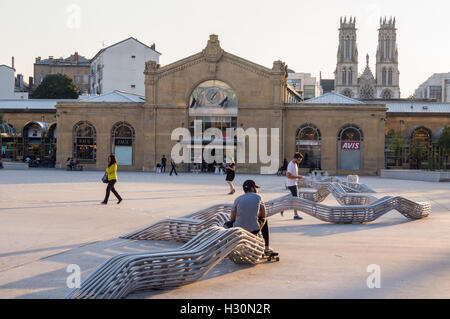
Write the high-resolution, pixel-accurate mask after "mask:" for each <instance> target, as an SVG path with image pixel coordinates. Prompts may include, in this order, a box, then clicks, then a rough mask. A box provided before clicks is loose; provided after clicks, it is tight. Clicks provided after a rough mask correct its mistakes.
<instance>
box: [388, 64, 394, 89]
mask: <svg viewBox="0 0 450 319" xmlns="http://www.w3.org/2000/svg"><path fill="white" fill-rule="evenodd" d="M392 76H393V72H392V68H389V72H388V85H392Z"/></svg>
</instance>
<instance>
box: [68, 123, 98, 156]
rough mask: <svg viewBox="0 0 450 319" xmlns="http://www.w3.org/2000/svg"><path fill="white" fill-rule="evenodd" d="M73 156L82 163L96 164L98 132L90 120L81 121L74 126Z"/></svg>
mask: <svg viewBox="0 0 450 319" xmlns="http://www.w3.org/2000/svg"><path fill="white" fill-rule="evenodd" d="M72 135H73V158H74V159H76V160H78V162H80V163H89V164H94V163H95V162H96V159H97V155H96V153H97V134H96V131H95V128H94V126H93V125H92V124H91V123H89V122H79V123H78V124H76V125H75V126H74V127H73V133H72Z"/></svg>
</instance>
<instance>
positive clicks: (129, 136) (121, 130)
mask: <svg viewBox="0 0 450 319" xmlns="http://www.w3.org/2000/svg"><path fill="white" fill-rule="evenodd" d="M134 138H135V131H134V128H133V126H131V125H130V124H129V123H127V122H119V123H116V124H115V125H114V126H113V128H112V131H111V140H112V143H111V153H112V154H114V155H116V158H117V164H118V165H123V166H132V165H133V144H134Z"/></svg>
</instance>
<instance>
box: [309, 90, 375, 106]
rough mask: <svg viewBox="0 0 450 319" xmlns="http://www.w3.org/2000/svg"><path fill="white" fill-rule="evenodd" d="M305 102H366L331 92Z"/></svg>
mask: <svg viewBox="0 0 450 319" xmlns="http://www.w3.org/2000/svg"><path fill="white" fill-rule="evenodd" d="M303 103H305V104H366V103H364V102H362V101H359V100H355V99H352V98H350V97H347V96H345V95H342V94H339V93H335V92H329V93H325V94H324V95H321V96H318V97H315V98H312V99H309V100H306V101H305V102H303Z"/></svg>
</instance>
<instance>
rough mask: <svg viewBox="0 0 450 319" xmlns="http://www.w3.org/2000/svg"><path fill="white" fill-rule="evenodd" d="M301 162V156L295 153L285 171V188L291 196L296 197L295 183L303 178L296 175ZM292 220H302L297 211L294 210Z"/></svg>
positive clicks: (296, 188)
mask: <svg viewBox="0 0 450 319" xmlns="http://www.w3.org/2000/svg"><path fill="white" fill-rule="evenodd" d="M302 160H303V155H302V154H300V153H298V152H297V153H295V154H294V158H293V159H292V161H290V163H289V165H288V167H287V170H286V179H287V181H286V186H287V187H288V188H289V190H290V191H291V194H292V196H294V197H298V187H297V181H298V180H300V179H302V178H303V177H302V176H300V175H298V165H300V163H301V162H302ZM294 219H303V218H302V217H300V216H298V212H297V210H294Z"/></svg>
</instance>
